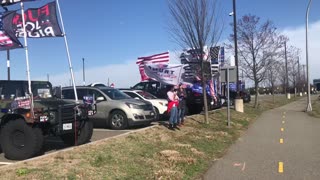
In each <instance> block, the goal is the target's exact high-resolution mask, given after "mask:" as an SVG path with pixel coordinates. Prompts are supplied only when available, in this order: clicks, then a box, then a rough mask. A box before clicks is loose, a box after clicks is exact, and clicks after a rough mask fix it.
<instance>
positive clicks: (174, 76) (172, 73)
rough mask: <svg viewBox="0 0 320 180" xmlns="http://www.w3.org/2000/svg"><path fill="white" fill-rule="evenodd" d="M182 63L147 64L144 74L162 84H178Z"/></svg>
mask: <svg viewBox="0 0 320 180" xmlns="http://www.w3.org/2000/svg"><path fill="white" fill-rule="evenodd" d="M182 66H183V65H182V64H147V65H145V66H144V70H145V73H146V75H147V76H148V77H149V78H152V79H154V80H156V81H159V82H161V83H164V84H171V85H178V84H179V83H180V81H181V74H182V70H183V67H182Z"/></svg>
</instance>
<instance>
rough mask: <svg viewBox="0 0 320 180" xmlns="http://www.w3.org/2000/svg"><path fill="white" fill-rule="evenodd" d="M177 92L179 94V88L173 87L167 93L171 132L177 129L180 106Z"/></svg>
mask: <svg viewBox="0 0 320 180" xmlns="http://www.w3.org/2000/svg"><path fill="white" fill-rule="evenodd" d="M177 92H178V87H177V86H172V87H171V89H170V90H169V91H168V92H167V99H168V113H170V118H169V129H171V130H174V128H177V120H178V105H179V97H178V95H177Z"/></svg>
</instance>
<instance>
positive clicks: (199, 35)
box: [168, 0, 222, 123]
mask: <svg viewBox="0 0 320 180" xmlns="http://www.w3.org/2000/svg"><path fill="white" fill-rule="evenodd" d="M168 5H169V9H170V15H171V17H172V20H171V21H170V24H169V29H170V32H171V35H172V37H173V39H174V40H175V41H176V42H177V43H178V44H179V45H180V46H181V47H182V48H183V49H185V48H191V49H194V50H197V51H199V52H200V53H199V54H198V55H197V56H196V58H197V61H198V62H199V64H200V65H201V76H202V78H201V79H202V90H203V101H204V111H205V122H206V123H209V121H208V103H207V94H206V73H205V69H207V68H205V67H206V66H208V63H207V59H206V58H205V56H204V53H203V52H204V46H206V45H207V46H209V47H212V46H213V45H214V44H216V43H217V41H218V40H219V38H220V34H221V29H222V27H221V23H218V16H216V15H217V14H218V13H217V1H216V0H168Z"/></svg>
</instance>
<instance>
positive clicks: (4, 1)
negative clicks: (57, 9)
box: [0, 0, 36, 6]
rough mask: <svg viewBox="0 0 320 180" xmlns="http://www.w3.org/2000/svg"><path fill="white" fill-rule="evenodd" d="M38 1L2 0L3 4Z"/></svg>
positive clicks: (1, 3) (0, 3) (0, 2)
mask: <svg viewBox="0 0 320 180" xmlns="http://www.w3.org/2000/svg"><path fill="white" fill-rule="evenodd" d="M27 1H36V0H0V5H1V6H9V5H12V4H16V3H19V2H27Z"/></svg>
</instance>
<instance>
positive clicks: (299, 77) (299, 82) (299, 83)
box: [298, 56, 301, 92]
mask: <svg viewBox="0 0 320 180" xmlns="http://www.w3.org/2000/svg"><path fill="white" fill-rule="evenodd" d="M298 91H299V92H301V74H300V57H299V56H298Z"/></svg>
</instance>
